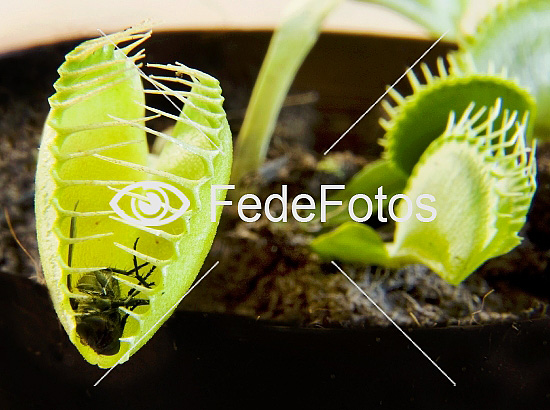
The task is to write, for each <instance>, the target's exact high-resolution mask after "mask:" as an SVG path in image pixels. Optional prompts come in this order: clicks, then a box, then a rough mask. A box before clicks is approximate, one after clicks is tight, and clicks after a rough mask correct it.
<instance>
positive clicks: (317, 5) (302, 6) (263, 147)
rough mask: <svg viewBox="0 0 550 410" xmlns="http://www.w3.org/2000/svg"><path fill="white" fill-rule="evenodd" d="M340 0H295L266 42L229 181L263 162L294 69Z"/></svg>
mask: <svg viewBox="0 0 550 410" xmlns="http://www.w3.org/2000/svg"><path fill="white" fill-rule="evenodd" d="M341 1H342V0H296V1H294V2H292V3H291V4H290V7H289V8H288V9H287V10H286V13H285V17H284V19H283V22H282V23H281V25H280V26H279V27H278V28H277V30H276V31H275V33H274V34H273V38H272V39H271V43H270V44H269V49H268V50H267V54H266V56H265V59H264V62H263V64H262V67H261V69H260V73H259V75H258V79H257V80H256V84H255V85H254V90H253V91H252V97H251V98H250V102H249V104H248V108H247V110H246V115H245V118H244V122H243V125H242V128H241V130H240V132H239V136H238V138H237V142H236V145H235V162H234V166H233V172H232V181H233V182H234V183H237V182H239V180H240V179H241V178H242V177H243V175H245V174H247V173H248V172H252V171H255V170H256V169H258V167H259V166H260V165H261V164H262V163H263V162H264V160H265V157H266V153H267V148H268V146H269V141H270V139H271V135H272V134H273V130H274V128H275V124H276V121H277V117H278V116H279V112H280V111H281V107H282V105H283V102H284V99H285V97H286V95H287V93H288V90H289V88H290V85H291V84H292V81H293V80H294V77H295V76H296V72H297V71H298V69H299V68H300V66H301V65H302V62H303V61H304V59H305V57H306V56H307V54H308V53H309V51H310V50H311V48H312V47H313V45H314V44H315V42H316V41H317V37H318V36H319V30H320V26H321V24H322V23H323V21H324V19H325V17H326V16H327V15H328V14H329V12H330V11H331V10H332V9H334V8H335V7H336V6H337V5H338V4H339V3H341Z"/></svg>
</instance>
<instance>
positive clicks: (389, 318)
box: [332, 261, 456, 387]
mask: <svg viewBox="0 0 550 410" xmlns="http://www.w3.org/2000/svg"><path fill="white" fill-rule="evenodd" d="M332 264H333V265H334V266H336V268H337V269H338V270H339V271H340V273H342V275H344V276H345V277H346V279H347V280H349V281H350V282H351V283H352V284H353V286H355V287H356V288H357V289H358V290H359V292H361V293H362V294H363V296H365V297H366V298H367V299H368V300H369V302H370V303H372V304H373V305H374V307H375V308H376V309H378V310H379V311H380V313H382V314H383V315H384V316H385V317H386V319H388V320H389V321H390V322H391V324H392V325H394V326H395V327H396V328H397V330H399V331H400V332H401V333H402V334H403V336H405V337H406V338H407V340H408V341H409V342H411V343H412V345H413V346H414V347H416V348H417V349H418V350H419V351H420V353H422V354H423V355H424V356H425V357H426V359H428V360H429V361H430V363H431V364H433V365H434V366H435V367H436V368H437V370H439V371H440V372H441V374H443V376H445V377H446V378H447V379H448V380H449V381H450V382H451V383H452V384H453V386H455V387H456V383H455V382H454V380H453V379H451V378H450V377H449V376H448V375H447V373H445V372H444V371H443V369H442V368H441V367H439V366H438V365H437V363H436V362H434V361H433V360H432V358H431V357H430V356H428V355H427V354H426V353H425V352H424V350H422V348H421V347H420V346H418V345H417V344H416V343H415V342H414V340H412V339H411V338H410V336H409V335H408V334H406V333H405V331H404V330H403V329H401V328H400V327H399V325H398V324H397V323H395V322H394V321H393V319H392V318H391V317H389V316H388V315H387V314H386V312H384V311H383V310H382V308H381V307H380V306H378V305H377V304H376V302H375V301H374V300H372V299H371V298H370V296H369V295H367V294H366V293H365V291H364V290H363V289H361V288H360V287H359V285H357V283H355V282H354V281H353V279H351V278H350V277H349V276H348V275H347V274H346V272H344V271H343V270H342V268H340V266H338V265H337V264H336V262H334V261H332Z"/></svg>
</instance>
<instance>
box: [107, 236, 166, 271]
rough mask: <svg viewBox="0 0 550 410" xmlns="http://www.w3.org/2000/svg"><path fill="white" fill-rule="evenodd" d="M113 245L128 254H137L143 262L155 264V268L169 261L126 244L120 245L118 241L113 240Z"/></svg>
mask: <svg viewBox="0 0 550 410" xmlns="http://www.w3.org/2000/svg"><path fill="white" fill-rule="evenodd" d="M170 243H171V244H172V246H173V245H174V244H173V243H172V242H170ZM114 245H115V246H116V247H117V248H120V249H122V250H124V251H126V252H128V253H129V254H131V255H132V256H137V257H138V258H140V259H143V260H144V261H145V262H149V263H150V264H151V265H154V266H156V267H157V268H158V267H162V266H164V265H166V264H167V263H169V262H170V260H171V259H170V260H165V259H157V258H153V257H151V256H149V255H147V254H145V253H141V252H138V251H135V250H134V249H131V248H129V247H127V246H124V245H122V244H121V243H118V242H114Z"/></svg>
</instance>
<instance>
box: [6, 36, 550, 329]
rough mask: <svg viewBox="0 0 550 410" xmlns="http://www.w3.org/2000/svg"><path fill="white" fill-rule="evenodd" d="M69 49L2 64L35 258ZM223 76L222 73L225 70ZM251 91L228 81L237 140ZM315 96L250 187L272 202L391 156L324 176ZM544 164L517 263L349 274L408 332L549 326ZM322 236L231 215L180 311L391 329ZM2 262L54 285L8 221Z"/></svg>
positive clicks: (11, 178)
mask: <svg viewBox="0 0 550 410" xmlns="http://www.w3.org/2000/svg"><path fill="white" fill-rule="evenodd" d="M69 49H70V46H68V45H65V46H59V47H48V48H44V49H39V50H35V51H34V52H33V54H32V55H31V56H30V57H29V56H25V55H24V54H22V55H21V56H12V57H10V58H8V59H5V60H4V61H0V63H1V64H0V186H1V187H2V189H1V190H0V204H1V206H2V208H5V209H6V210H7V212H8V213H9V215H10V217H11V220H12V223H13V225H14V227H15V232H16V234H17V236H18V238H19V239H20V241H21V242H22V244H23V246H24V247H25V248H26V249H27V250H28V251H29V252H30V254H31V256H32V257H33V258H34V259H35V260H38V253H37V246H36V239H35V226H34V225H35V222H34V209H33V195H34V186H33V183H34V173H35V164H36V155H37V148H38V145H39V139H40V133H41V128H42V124H43V121H44V119H45V117H46V114H47V111H48V104H47V97H48V96H49V95H51V94H52V92H53V88H52V87H51V85H52V84H53V82H54V80H55V78H56V74H55V69H56V67H57V66H58V65H59V64H60V63H61V61H62V59H63V55H64V53H65V52H66V51H67V50H69ZM8 63H9V64H8ZM207 63H208V61H207ZM200 68H202V69H206V68H205V67H200ZM213 70H214V74H216V70H220V68H219V67H214V69H213ZM251 77H252V78H253V75H251ZM239 83H240V79H239V78H234V79H231V78H228V79H225V80H223V79H222V85H224V89H225V90H226V93H225V95H226V99H227V103H226V107H227V110H228V113H229V115H230V117H231V126H232V128H233V133H234V135H236V134H237V133H238V128H239V126H240V121H242V113H243V110H244V108H245V106H246V95H248V93H249V92H250V84H251V82H250V81H248V82H247V84H248V86H244V87H238V86H237V84H239ZM306 91H309V90H306ZM313 96H314V94H313ZM311 97H312V94H311V93H306V94H300V93H298V94H295V96H294V99H293V104H292V106H289V107H286V108H284V109H283V112H282V115H281V119H280V121H279V124H278V126H277V129H276V132H275V138H274V141H273V144H272V147H271V150H270V153H269V161H268V162H267V163H266V164H265V166H264V167H263V168H262V170H261V171H260V174H259V175H256V176H254V177H250V178H249V179H248V181H247V184H248V187H249V188H250V187H254V189H256V190H257V191H258V192H259V195H260V197H262V196H263V197H264V198H265V197H266V196H267V195H269V194H270V193H272V192H280V186H281V184H287V185H288V188H289V198H292V197H293V196H295V195H296V194H298V193H302V192H306V193H310V194H311V195H313V196H314V197H318V196H319V186H320V184H323V183H325V184H326V183H345V182H346V181H347V180H348V179H349V178H350V177H351V176H352V175H353V174H354V173H355V172H357V171H358V170H359V169H360V167H361V166H363V165H364V164H365V163H367V162H368V161H369V160H372V159H373V158H374V154H375V153H376V152H377V151H379V148H377V147H373V148H368V149H362V150H361V152H370V153H372V155H370V156H369V157H365V156H362V155H355V154H352V153H351V152H349V151H346V152H335V153H334V154H332V156H331V158H332V161H333V168H334V169H333V170H332V171H330V172H328V171H326V170H323V169H324V168H323V167H322V166H318V165H319V159H320V158H321V156H320V154H318V152H319V151H317V150H314V147H315V143H316V141H319V140H323V141H325V140H328V139H330V136H326V135H324V134H323V132H322V130H319V127H318V124H319V122H323V121H326V119H324V118H321V117H322V115H321V114H320V113H319V112H318V111H317V110H316V105H315V102H314V101H312V98H311ZM350 117H352V115H350ZM349 123H351V121H349V122H348V124H349ZM373 132H374V134H376V133H379V130H376V131H373ZM369 139H370V140H372V139H373V138H369ZM538 154H539V156H538V161H539V175H538V180H539V188H538V191H537V194H536V198H535V201H534V204H533V207H532V211H531V213H530V215H529V222H528V224H527V225H526V227H525V229H524V232H523V235H524V236H525V240H524V241H523V243H522V245H521V246H519V247H518V248H517V249H515V250H514V251H512V252H511V253H510V254H508V255H505V256H503V257H500V258H497V259H495V260H491V261H489V262H487V263H486V264H485V265H484V266H483V267H482V268H481V269H480V270H479V271H478V272H476V273H474V274H473V275H472V276H471V277H470V278H468V279H467V280H466V281H464V283H462V284H461V285H459V286H452V285H449V284H447V283H445V282H444V281H443V280H441V279H440V278H439V277H438V276H437V275H435V274H433V273H431V272H430V271H429V270H428V269H426V268H425V267H423V266H408V267H405V268H404V269H400V270H397V271H389V270H383V269H379V268H376V267H366V266H359V265H350V264H341V266H342V268H343V269H344V270H345V271H346V272H347V273H348V274H349V275H350V276H351V277H352V278H353V279H354V280H355V281H357V283H358V284H359V285H360V286H361V287H362V288H363V289H364V290H365V291H366V292H367V293H368V294H369V295H370V297H372V298H373V299H374V300H375V301H376V303H378V304H379V306H380V307H381V308H382V309H383V310H384V311H386V312H389V313H390V315H391V316H392V318H393V319H394V320H395V321H396V322H398V323H400V324H404V325H408V326H434V325H441V326H442V325H456V324H479V323H487V322H494V321H507V320H518V319H522V318H534V317H545V316H546V307H547V303H548V302H549V301H550V299H549V295H550V272H549V269H550V268H549V267H548V252H549V249H550V240H549V239H548V238H550V236H549V235H548V234H549V233H550V232H549V231H550V223H549V222H550V212H548V209H549V205H550V148H549V146H547V145H546V146H543V147H541V149H539V151H538ZM334 164H336V167H334ZM246 189H248V188H244V187H243V190H246ZM291 220H292V218H289V221H291ZM312 237H313V236H312V234H311V233H309V232H307V231H305V230H304V229H303V227H301V226H298V224H296V223H293V222H288V223H278V224H272V223H269V222H268V221H267V220H266V219H265V217H263V218H262V219H260V220H259V221H258V222H255V223H244V222H241V221H239V220H238V219H237V216H236V215H235V210H234V209H232V208H227V209H225V211H224V214H223V217H222V222H221V225H220V227H219V230H218V235H217V237H216V240H215V242H214V245H213V247H212V250H211V252H210V255H209V256H208V258H207V260H206V262H205V264H204V269H203V272H204V271H205V270H206V269H208V268H209V267H210V266H211V265H212V264H213V263H214V262H215V261H217V260H219V261H220V265H219V266H218V267H217V268H216V269H214V271H213V272H212V273H211V274H210V276H209V277H208V278H206V280H205V281H204V282H203V284H202V285H201V286H199V287H197V288H196V289H195V290H194V291H193V292H192V293H191V294H190V295H189V296H188V297H187V298H186V299H185V300H184V301H183V303H182V304H181V307H180V308H181V309H184V310H194V311H200V312H218V313H228V314H236V315H244V316H249V317H253V318H258V319H264V320H275V321H281V322H287V323H288V322H291V323H296V324H299V325H302V326H331V327H332V326H339V327H353V326H356V327H357V326H359V327H364V326H385V325H387V324H388V322H387V320H386V319H385V318H384V317H383V316H382V314H381V313H380V312H379V311H378V310H376V309H375V308H374V307H373V306H372V305H371V304H370V302H369V301H368V300H367V299H366V298H365V297H364V296H362V295H361V294H360V293H359V292H358V291H357V290H356V289H355V288H354V287H353V285H351V284H350V283H349V282H348V281H347V280H346V278H345V277H344V276H342V275H341V274H339V273H338V272H337V271H336V269H335V268H334V267H333V266H332V265H330V264H327V263H324V262H322V261H321V260H319V258H318V256H317V255H315V254H312V253H311V252H310V251H309V249H308V242H309V241H310V240H311V238H312ZM0 255H1V256H0V272H2V273H8V274H12V275H17V276H23V277H27V278H32V279H33V280H35V281H38V282H40V283H42V279H41V274H40V272H37V269H36V266H35V265H34V263H33V261H32V260H31V259H30V258H29V257H28V256H27V255H26V254H25V253H24V252H23V251H22V249H21V248H20V247H19V246H18V245H17V244H16V242H15V240H14V238H13V236H12V233H11V232H10V231H9V229H8V225H7V221H6V220H5V217H4V214H3V213H2V215H0Z"/></svg>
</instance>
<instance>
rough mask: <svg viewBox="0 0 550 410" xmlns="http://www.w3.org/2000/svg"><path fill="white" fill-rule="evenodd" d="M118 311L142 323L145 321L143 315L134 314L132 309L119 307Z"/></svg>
mask: <svg viewBox="0 0 550 410" xmlns="http://www.w3.org/2000/svg"><path fill="white" fill-rule="evenodd" d="M118 310H120V311H121V312H124V313H126V314H127V315H128V316H131V317H133V318H134V319H136V320H137V321H138V322H140V323H141V322H142V321H143V319H142V318H141V315H140V314H139V313H136V312H134V311H133V310H130V309H126V308H125V307H124V306H119V307H118Z"/></svg>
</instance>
